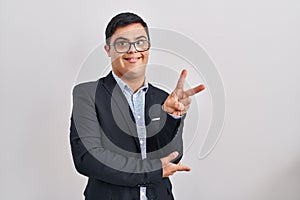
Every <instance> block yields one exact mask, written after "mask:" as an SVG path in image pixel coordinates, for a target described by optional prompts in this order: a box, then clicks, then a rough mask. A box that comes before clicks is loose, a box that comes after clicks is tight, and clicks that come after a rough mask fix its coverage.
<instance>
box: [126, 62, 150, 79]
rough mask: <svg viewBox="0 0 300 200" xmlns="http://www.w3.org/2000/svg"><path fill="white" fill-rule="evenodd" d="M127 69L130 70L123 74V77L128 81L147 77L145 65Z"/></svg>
mask: <svg viewBox="0 0 300 200" xmlns="http://www.w3.org/2000/svg"><path fill="white" fill-rule="evenodd" d="M126 68H127V69H128V70H127V71H126V73H124V74H123V76H124V77H126V78H128V79H132V78H140V77H143V76H145V73H146V66H145V65H139V66H130V67H126Z"/></svg>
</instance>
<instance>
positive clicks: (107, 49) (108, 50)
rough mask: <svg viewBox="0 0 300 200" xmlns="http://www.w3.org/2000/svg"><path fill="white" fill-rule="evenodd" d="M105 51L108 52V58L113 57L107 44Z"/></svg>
mask: <svg viewBox="0 0 300 200" xmlns="http://www.w3.org/2000/svg"><path fill="white" fill-rule="evenodd" d="M104 50H105V51H106V53H107V56H108V57H111V55H110V46H108V45H107V44H106V45H104Z"/></svg>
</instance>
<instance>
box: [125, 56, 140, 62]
mask: <svg viewBox="0 0 300 200" xmlns="http://www.w3.org/2000/svg"><path fill="white" fill-rule="evenodd" d="M124 59H125V60H127V61H128V62H130V63H136V62H137V61H139V59H141V57H131V58H124Z"/></svg>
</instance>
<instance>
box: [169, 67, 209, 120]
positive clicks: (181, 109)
mask: <svg viewBox="0 0 300 200" xmlns="http://www.w3.org/2000/svg"><path fill="white" fill-rule="evenodd" d="M186 76H187V71H186V70H185V69H184V70H182V72H181V74H180V77H179V80H178V82H177V86H176V88H175V90H174V91H173V92H172V93H171V94H170V95H169V96H168V98H167V99H166V101H165V102H164V104H163V109H164V110H165V111H166V112H167V113H169V114H172V115H176V116H182V115H184V114H185V113H187V111H188V109H189V107H190V104H191V98H190V97H191V96H193V95H194V94H197V93H199V92H201V91H202V90H204V89H205V86H204V85H203V84H201V85H198V86H196V87H194V88H191V89H188V90H184V89H183V86H184V81H185V78H186Z"/></svg>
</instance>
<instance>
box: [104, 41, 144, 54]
mask: <svg viewBox="0 0 300 200" xmlns="http://www.w3.org/2000/svg"><path fill="white" fill-rule="evenodd" d="M131 45H133V46H134V48H135V50H136V51H137V52H143V51H147V50H149V49H150V41H148V40H138V41H135V42H127V41H119V42H118V41H117V42H114V43H113V44H111V45H109V46H114V48H115V51H116V52H117V53H127V52H128V51H129V50H130V48H131Z"/></svg>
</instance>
